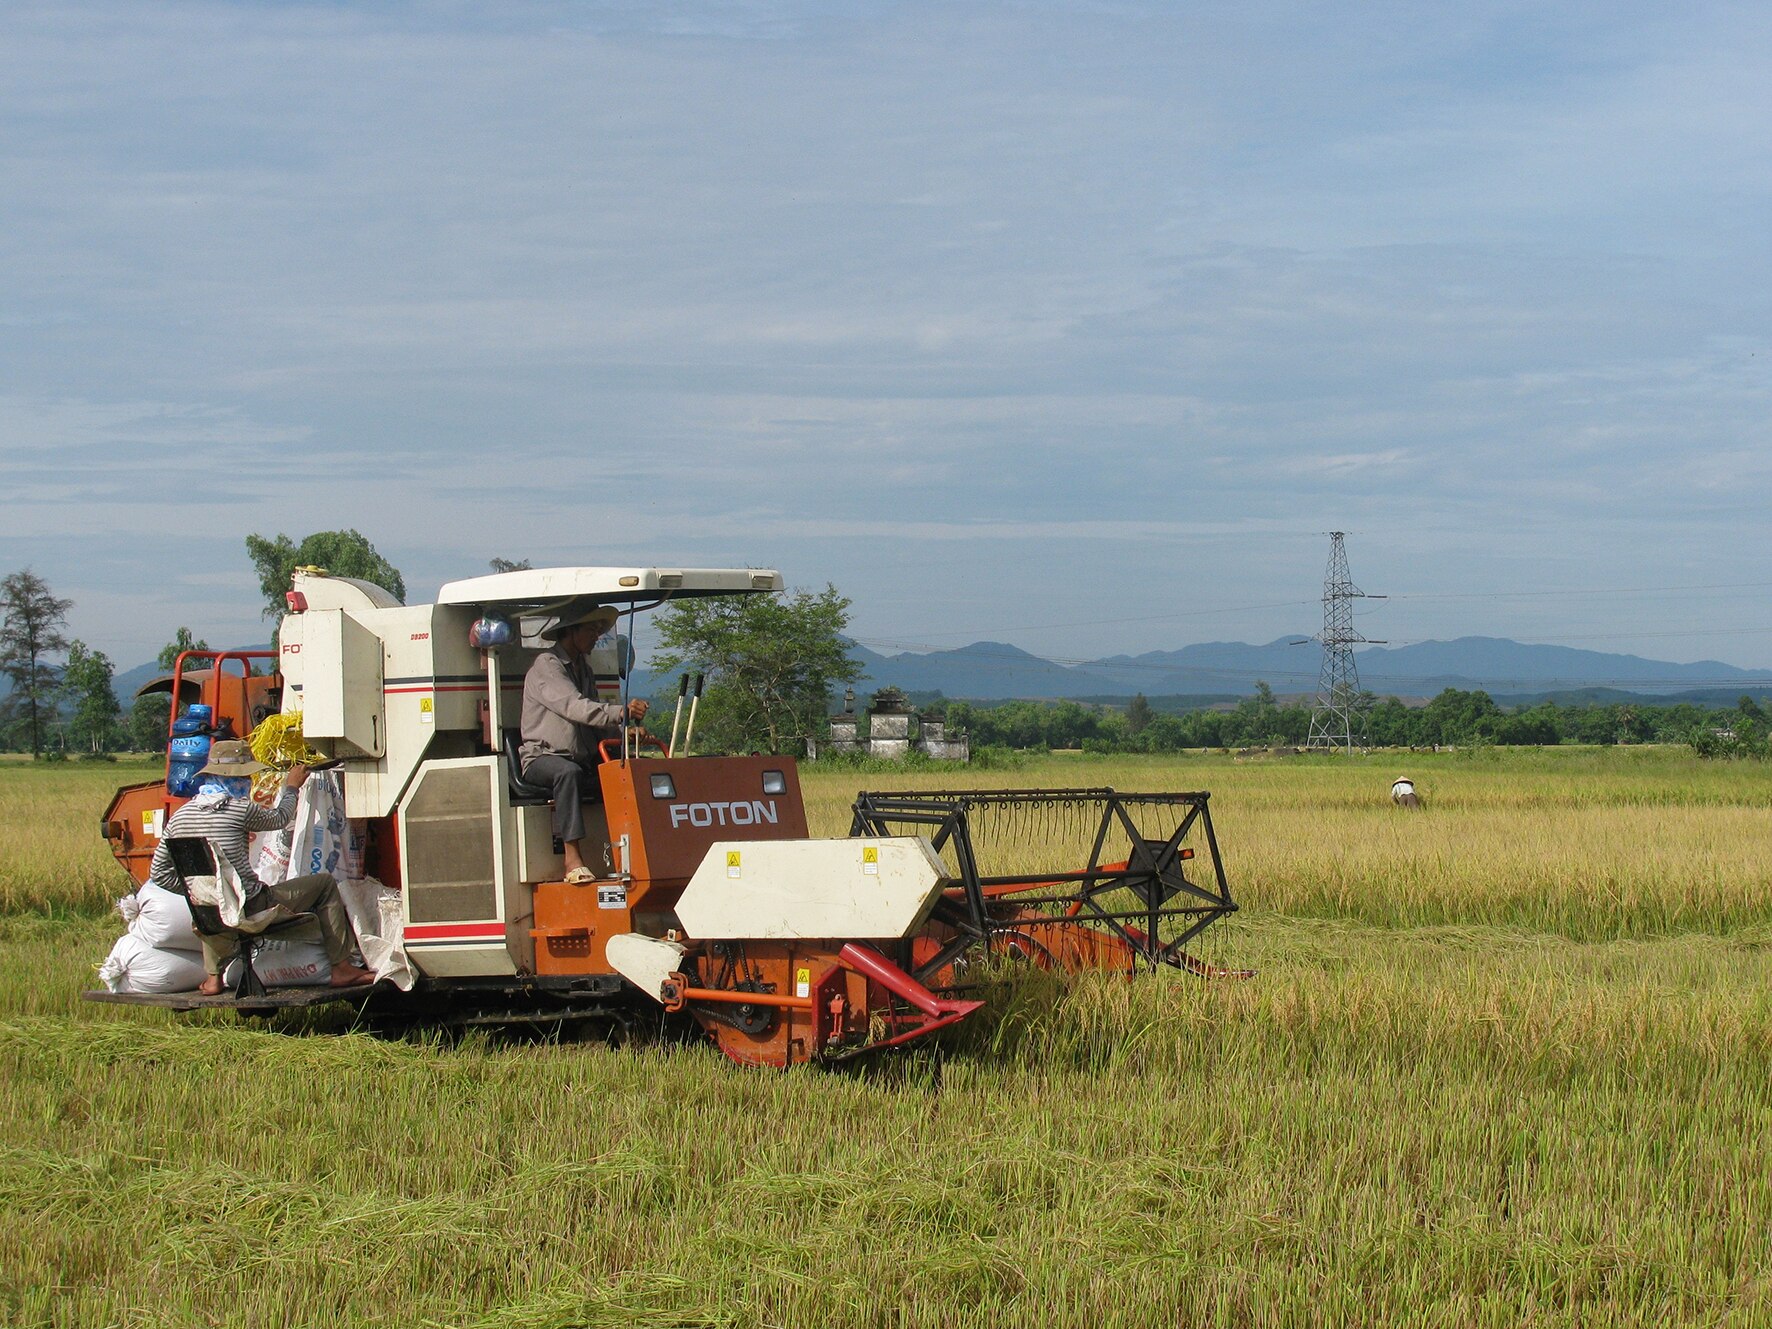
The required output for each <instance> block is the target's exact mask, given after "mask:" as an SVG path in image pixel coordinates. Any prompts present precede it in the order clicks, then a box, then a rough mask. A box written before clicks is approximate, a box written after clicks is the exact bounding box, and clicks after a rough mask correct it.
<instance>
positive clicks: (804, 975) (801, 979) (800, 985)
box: [794, 969, 812, 997]
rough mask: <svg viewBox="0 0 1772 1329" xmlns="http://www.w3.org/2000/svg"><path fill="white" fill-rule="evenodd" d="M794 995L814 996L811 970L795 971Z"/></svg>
mask: <svg viewBox="0 0 1772 1329" xmlns="http://www.w3.org/2000/svg"><path fill="white" fill-rule="evenodd" d="M794 995H795V996H796V997H810V996H811V995H812V971H811V970H810V969H796V970H794Z"/></svg>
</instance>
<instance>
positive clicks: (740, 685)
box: [0, 530, 1772, 758]
mask: <svg viewBox="0 0 1772 1329" xmlns="http://www.w3.org/2000/svg"><path fill="white" fill-rule="evenodd" d="M246 551H247V555H248V557H249V558H250V559H251V561H252V564H253V569H254V571H255V572H256V573H257V574H258V580H259V588H260V591H261V592H262V594H263V596H264V602H263V603H264V616H265V617H266V618H271V619H275V618H278V617H280V616H281V615H282V613H283V612H284V611H285V608H286V606H285V603H284V592H285V591H287V590H288V588H289V584H290V577H291V574H292V573H293V571H294V570H295V569H296V568H298V567H306V566H323V567H325V568H327V569H328V570H329V571H331V572H333V573H334V574H336V575H340V576H349V577H357V578H361V579H363V580H365V581H371V582H374V583H375V584H377V585H379V586H382V587H385V588H386V589H387V590H389V591H390V592H392V593H393V594H394V595H395V597H396V598H398V599H401V600H404V598H405V590H406V586H405V581H404V579H403V578H402V577H401V574H400V571H399V569H398V568H396V567H394V566H393V565H392V564H391V563H389V562H388V561H387V560H386V559H385V558H383V557H382V556H381V555H380V554H378V553H376V551H375V548H374V546H373V545H371V544H370V543H369V541H368V540H367V539H365V538H364V537H363V536H362V535H361V534H359V533H358V532H356V531H354V530H353V531H320V532H316V533H315V534H312V535H309V536H307V537H305V538H304V539H302V540H301V541H299V542H298V541H295V540H292V539H291V538H290V537H288V536H286V535H277V536H276V537H274V538H266V537H263V536H257V535H253V536H248V537H247V539H246ZM528 566H529V564H528V562H527V561H526V560H525V561H522V562H513V561H511V560H508V559H503V558H495V559H493V560H491V567H492V569H493V571H495V572H511V571H516V570H519V569H523V568H527V567H528ZM849 607H850V602H849V600H848V599H847V598H846V597H844V596H842V595H839V594H838V593H837V590H836V588H835V587H833V586H826V587H825V589H824V590H823V591H822V592H819V593H816V594H814V593H810V592H805V591H798V592H792V593H789V594H787V595H783V596H779V597H778V596H772V595H752V596H736V597H730V598H710V599H705V600H695V599H692V600H681V601H677V602H675V603H674V604H671V605H668V606H666V607H665V608H664V609H663V610H662V611H661V612H660V613H659V615H658V617H657V619H655V620H654V622H655V625H656V627H657V629H658V633H659V642H660V647H661V649H660V651H659V652H658V654H657V656H656V657H655V659H654V660H653V662H652V668H653V669H654V670H655V671H656V673H662V674H665V675H666V676H668V675H669V674H670V673H671V672H674V671H677V670H683V671H686V672H690V673H705V675H706V676H707V681H708V686H707V691H706V694H705V696H704V697H703V701H702V706H701V708H700V711H699V714H698V720H697V733H698V735H699V736H700V737H701V739H702V743H700V744H698V747H700V750H702V751H727V752H741V751H764V752H789V753H792V752H801V751H804V750H805V746H806V740H807V739H809V738H822V737H823V735H824V730H825V722H826V718H827V716H828V714H829V712H830V710H831V709H832V707H833V704H834V703H833V699H834V696H835V694H836V692H837V691H838V690H839V689H840V688H842V687H843V686H844V685H845V684H849V683H854V682H856V681H858V680H859V678H860V675H861V670H860V667H859V666H858V665H856V664H855V662H854V661H852V660H851V659H850V658H849V656H848V650H847V646H848V642H847V639H846V637H845V636H844V633H845V632H846V630H847V627H848V611H849ZM70 608H72V604H71V602H70V601H68V600H65V599H60V598H58V597H56V596H55V595H54V594H53V593H52V592H51V591H50V589H49V587H48V586H47V585H46V584H45V583H44V581H43V579H42V578H41V577H38V576H37V575H36V574H35V573H33V572H32V571H31V570H30V569H29V568H26V569H24V570H22V571H20V572H15V573H13V574H11V575H10V576H7V577H5V578H4V579H0V674H3V675H4V676H5V677H6V678H7V680H8V681H9V682H10V684H11V691H10V693H9V694H8V696H7V697H6V698H5V699H4V701H0V746H4V747H6V748H8V749H10V750H15V751H16V750H24V751H29V752H32V753H35V754H38V755H40V756H42V755H51V756H59V755H63V754H64V753H66V752H72V753H77V754H80V755H85V756H92V757H103V756H105V755H106V754H108V753H110V752H112V751H114V750H117V749H119V748H125V747H126V748H132V749H135V750H152V749H155V748H158V747H160V746H161V745H163V744H164V743H165V742H166V735H167V728H168V724H169V721H170V718H171V717H170V713H169V708H170V705H171V701H170V698H169V697H168V696H167V695H166V694H165V693H157V694H149V695H148V696H145V697H141V698H138V699H136V700H135V701H134V702H133V704H132V706H131V708H130V709H129V710H128V711H127V712H125V711H124V710H123V707H122V706H121V705H120V704H119V702H118V700H117V697H116V695H115V692H114V690H113V672H114V671H113V667H112V664H111V661H110V660H109V659H108V658H107V657H106V656H105V654H104V653H103V652H102V651H97V650H94V649H92V648H91V647H89V646H87V645H86V643H84V642H82V641H79V640H77V639H70V638H69V637H68V636H67V631H66V630H67V613H68V610H69V609H70ZM192 649H198V650H206V649H208V643H207V642H204V641H201V640H198V639H197V638H195V637H194V636H193V635H192V633H191V632H190V630H189V629H188V628H183V627H181V628H179V629H178V631H177V633H176V634H175V635H174V637H173V639H172V640H171V641H169V642H168V643H167V644H166V646H165V648H164V649H163V650H162V651H161V652H160V655H159V665H160V667H161V668H162V669H165V670H170V669H171V668H172V667H173V664H174V662H175V661H176V660H177V658H178V656H179V654H180V653H181V652H183V651H187V650H192ZM655 676H656V674H655ZM658 700H659V701H661V702H664V703H666V704H668V703H669V701H670V700H671V699H670V698H659V699H658ZM930 709H931V710H932V711H934V712H937V713H941V714H943V715H944V717H945V719H946V720H947V722H948V724H949V726H950V727H951V728H952V729H954V730H956V731H964V732H965V733H967V734H968V735H970V737H971V739H972V743H973V746H974V747H975V748H983V747H1003V748H1014V749H1024V750H1025V749H1040V748H1082V749H1085V750H1091V751H1101V752H1173V751H1179V750H1182V749H1187V748H1247V747H1268V746H1298V745H1301V744H1303V743H1304V742H1305V739H1306V736H1307V735H1308V734H1309V732H1310V708H1309V707H1308V706H1306V705H1303V704H1300V703H1290V704H1282V703H1281V702H1280V701H1279V699H1278V698H1276V697H1275V695H1274V693H1273V690H1272V689H1271V688H1270V687H1269V686H1268V685H1267V684H1266V683H1265V682H1264V683H1258V684H1257V686H1256V692H1255V695H1254V696H1251V697H1246V698H1244V699H1243V700H1242V701H1240V702H1238V703H1237V704H1236V705H1235V706H1232V707H1227V708H1212V709H1200V710H1192V711H1186V712H1181V713H1174V712H1168V711H1158V710H1157V709H1156V708H1154V707H1153V706H1152V705H1151V704H1150V702H1149V700H1148V699H1147V698H1145V697H1143V696H1136V697H1133V698H1132V699H1131V700H1130V702H1129V703H1128V704H1126V705H1125V706H1123V707H1122V706H1115V705H1100V704H1090V703H1084V702H1076V701H1058V702H1037V701H1012V702H1003V703H998V704H994V705H986V704H980V703H972V702H963V701H948V700H945V699H939V700H938V701H937V702H936V703H935V704H934V706H932V707H931V708H930ZM655 714H656V715H657V716H658V717H659V718H660V719H661V720H662V719H663V717H665V716H666V715H667V711H666V707H665V706H664V705H661V706H660V707H658V709H657V711H656V713H655ZM1359 714H1360V716H1361V728H1362V730H1363V735H1364V741H1365V742H1366V743H1367V744H1369V745H1371V746H1376V747H1431V746H1457V747H1462V746H1468V745H1472V744H1502V745H1520V746H1534V745H1550V744H1558V743H1598V744H1618V743H1651V742H1658V743H1669V742H1674V743H1690V744H1691V745H1692V746H1693V748H1694V749H1695V750H1696V751H1697V752H1699V753H1700V754H1701V755H1704V756H1713V757H1721V758H1729V757H1766V756H1767V755H1768V753H1769V751H1772V745H1769V743H1768V735H1769V733H1772V718H1769V717H1768V715H1767V713H1766V712H1765V711H1764V710H1762V708H1761V706H1760V704H1759V703H1758V702H1755V701H1754V700H1752V699H1751V698H1748V697H1743V698H1741V700H1740V702H1739V703H1738V704H1737V705H1736V706H1733V707H1706V706H1700V705H1695V704H1692V703H1689V702H1682V703H1670V704H1667V705H1658V704H1652V703H1645V702H1640V701H1633V702H1627V703H1619V704H1599V705H1591V706H1573V705H1563V706H1559V705H1557V704H1556V703H1554V702H1543V703H1541V704H1539V705H1536V706H1531V707H1515V708H1511V709H1510V708H1506V707H1503V706H1501V705H1500V704H1498V703H1497V702H1496V701H1495V700H1494V698H1492V697H1491V696H1490V695H1489V694H1488V693H1486V692H1482V691H1469V692H1467V691H1461V690H1459V689H1456V688H1448V689H1446V690H1445V691H1444V692H1442V693H1440V694H1439V696H1437V697H1435V698H1433V699H1432V700H1431V701H1429V702H1428V703H1427V704H1426V705H1425V706H1409V705H1405V704H1404V703H1403V702H1401V701H1399V700H1397V699H1396V698H1394V697H1389V698H1384V699H1380V698H1378V697H1375V696H1373V695H1372V694H1370V693H1366V694H1363V696H1362V697H1361V705H1360V708H1359Z"/></svg>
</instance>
